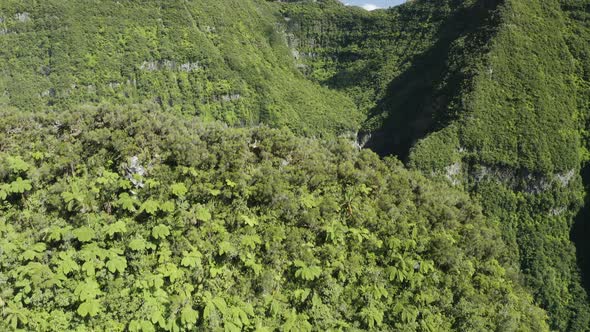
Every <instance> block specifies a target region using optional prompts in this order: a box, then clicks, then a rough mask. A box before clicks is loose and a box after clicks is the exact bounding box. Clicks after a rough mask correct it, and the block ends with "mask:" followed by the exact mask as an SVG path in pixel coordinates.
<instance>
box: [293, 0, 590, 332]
mask: <svg viewBox="0 0 590 332" xmlns="http://www.w3.org/2000/svg"><path fill="white" fill-rule="evenodd" d="M561 5H563V8H562V6H561ZM585 5H587V4H585ZM580 6H583V4H582V3H581V2H571V1H569V2H568V1H562V2H561V3H560V2H559V1H557V0H553V1H540V0H536V1H518V0H506V1H445V2H438V1H437V2H435V1H416V2H413V3H411V4H407V5H404V6H401V7H397V8H394V9H390V10H387V11H377V12H375V13H367V12H360V11H355V10H352V9H346V8H338V7H334V8H329V9H326V8H320V7H321V6H318V8H316V9H315V10H312V8H313V7H311V6H309V5H308V6H306V7H305V9H301V8H303V7H300V8H298V9H297V10H298V11H297V10H290V11H285V13H286V17H288V21H289V22H288V26H289V27H290V29H289V31H291V32H292V33H293V36H294V40H295V41H296V42H295V43H294V45H295V46H296V47H295V49H297V52H298V55H299V56H300V57H301V59H302V60H301V64H302V65H301V67H302V70H303V71H304V72H306V73H307V74H308V76H309V77H312V78H314V79H316V80H318V81H319V82H322V83H323V84H326V85H328V86H331V87H333V88H336V89H340V90H342V91H345V92H346V93H348V94H349V95H351V96H352V97H353V98H354V99H355V101H356V103H357V105H359V107H360V108H361V109H362V110H365V112H367V117H368V120H367V121H366V122H365V124H364V126H363V128H364V129H365V131H366V132H367V133H369V134H371V135H372V139H371V140H370V141H369V144H368V146H369V147H370V148H372V149H374V150H375V151H378V152H379V153H381V154H383V155H386V154H395V155H397V156H399V157H401V158H402V159H406V158H407V160H408V164H409V165H410V166H411V167H414V168H417V169H420V170H422V171H423V172H425V173H427V174H432V176H434V177H440V178H442V179H446V180H449V181H450V182H451V183H453V184H455V185H460V186H464V187H465V188H466V189H467V190H469V191H470V192H471V193H472V195H473V196H474V197H476V198H477V199H478V200H480V201H481V203H482V204H483V205H484V208H485V212H486V214H487V215H488V216H489V217H490V218H493V219H494V220H496V221H497V223H498V225H499V227H501V228H502V229H503V234H504V240H505V241H506V242H507V243H508V244H509V245H510V247H511V248H512V252H511V254H510V256H511V257H512V263H513V268H514V269H515V270H521V271H522V272H524V274H525V282H526V284H527V285H529V286H530V287H531V289H532V290H533V292H534V294H535V297H536V300H537V302H538V303H539V304H540V305H541V306H542V307H543V308H545V309H546V310H548V312H549V314H550V321H551V325H552V328H553V329H555V330H559V331H583V330H586V329H587V328H588V326H589V325H588V324H589V320H590V310H589V309H588V300H587V295H586V293H585V291H584V289H583V287H582V286H581V279H580V274H579V268H578V266H577V264H576V255H575V247H574V245H573V243H572V242H571V241H570V237H569V234H570V230H571V227H572V225H573V220H574V217H575V215H576V214H577V213H578V211H579V209H580V206H581V204H582V202H583V198H582V197H583V194H584V191H583V186H582V181H581V178H580V176H579V172H580V169H581V165H582V162H583V160H584V159H585V158H586V157H585V155H586V154H587V153H586V152H585V151H586V150H584V149H583V140H582V136H583V135H584V131H583V119H584V118H585V116H586V115H585V114H586V113H587V110H588V103H587V102H585V100H586V99H584V98H583V97H581V96H584V95H585V93H586V92H587V91H588V89H587V87H588V85H587V84H586V83H585V82H582V81H583V80H582V77H584V76H583V74H581V70H580V68H579V67H580V66H583V65H582V64H577V63H576V58H578V59H583V58H584V56H580V55H577V56H576V52H577V53H578V54H586V53H581V51H579V50H576V49H575V48H574V47H573V45H572V42H571V40H572V36H573V35H575V33H573V32H572V30H574V29H575V28H576V27H577V25H576V23H572V21H571V20H569V19H568V15H566V14H567V12H564V11H563V9H564V8H565V9H567V8H572V7H576V8H579V7H580ZM583 8H586V7H583ZM583 12H584V10H578V12H577V17H578V20H580V21H584V19H583V16H581V15H583V14H582V13H583ZM579 44H580V45H583V43H579ZM578 62H579V61H578ZM584 89H586V90H584Z"/></svg>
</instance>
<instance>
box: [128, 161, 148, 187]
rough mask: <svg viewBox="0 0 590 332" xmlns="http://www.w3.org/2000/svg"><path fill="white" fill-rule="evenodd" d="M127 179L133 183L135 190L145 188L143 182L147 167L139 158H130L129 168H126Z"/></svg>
mask: <svg viewBox="0 0 590 332" xmlns="http://www.w3.org/2000/svg"><path fill="white" fill-rule="evenodd" d="M126 172H127V174H126V177H127V179H129V181H131V183H133V185H134V186H135V188H143V186H144V183H143V181H142V180H141V178H142V177H144V176H145V175H146V174H147V171H146V169H145V167H143V166H142V165H141V163H140V161H139V157H138V156H133V157H131V158H129V162H128V166H127V167H126Z"/></svg>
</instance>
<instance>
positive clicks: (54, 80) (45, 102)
mask: <svg viewBox="0 0 590 332" xmlns="http://www.w3.org/2000/svg"><path fill="white" fill-rule="evenodd" d="M276 6H277V4H274V3H270V2H266V1H253V0H245V1H237V0H227V1H225V0H224V1H206V2H203V1H197V2H194V1H181V0H173V1H166V2H158V1H147V2H143V1H119V2H113V1H98V2H92V3H89V2H88V1H81V0H80V1H53V0H50V1H32V0H31V1H12V0H10V1H2V3H0V68H1V69H0V71H1V73H0V105H4V106H12V107H16V108H18V109H19V110H21V111H26V110H35V109H40V108H41V109H43V108H45V109H65V108H73V107H76V105H79V104H84V103H100V102H109V103H118V104H128V103H145V102H146V101H147V102H154V103H156V104H158V105H159V106H160V107H161V108H162V109H165V110H169V111H174V112H182V113H185V114H191V115H192V114H196V115H199V116H201V117H202V118H205V119H219V120H223V121H225V122H227V123H229V124H232V125H248V124H256V123H260V122H263V123H267V124H271V125H276V126H283V125H285V126H290V127H291V128H292V129H294V130H296V131H298V132H301V133H305V134H309V135H330V134H333V133H340V132H346V131H352V130H353V129H355V128H356V127H358V122H359V114H358V113H357V111H356V107H355V106H354V104H353V103H352V102H350V101H349V100H348V98H347V97H345V96H344V95H343V94H341V93H338V92H334V91H330V90H328V89H326V88H321V87H320V86H319V85H318V84H314V83H311V82H309V81H308V80H306V79H304V77H303V76H302V75H301V74H299V73H298V72H297V71H296V69H295V66H294V61H293V59H292V57H291V55H290V53H289V50H288V48H287V46H286V42H285V39H284V35H283V34H282V33H281V31H280V29H278V28H277V25H276V23H277V15H278V12H277V8H276Z"/></svg>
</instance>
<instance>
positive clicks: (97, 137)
mask: <svg viewBox="0 0 590 332" xmlns="http://www.w3.org/2000/svg"><path fill="white" fill-rule="evenodd" d="M0 146H2V147H3V149H2V152H1V154H0V164H1V165H3V167H2V168H0V169H2V170H3V171H2V172H1V173H0V183H2V184H3V186H6V185H7V186H10V187H12V185H11V183H13V182H14V181H16V179H19V178H20V179H21V180H19V181H21V182H26V183H28V185H27V186H23V187H20V188H22V190H18V191H13V190H8V191H7V194H6V197H3V198H2V199H1V200H0V235H1V236H0V248H2V250H0V280H1V282H2V287H1V288H0V289H1V291H0V307H1V309H0V312H1V313H2V319H1V320H0V330H10V329H13V328H14V329H24V330H47V331H65V330H77V329H80V330H89V329H94V330H109V331H123V330H130V331H155V330H161V331H181V330H195V329H196V330H203V329H205V330H224V331H240V330H257V331H258V330H260V331H264V330H277V329H278V330H284V331H310V330H323V331H330V330H331V331H339V330H347V331H348V330H381V331H446V330H451V329H454V330H458V331H482V330H501V331H517V330H518V331H535V332H536V331H546V330H547V326H546V325H545V314H544V312H543V311H541V310H540V309H537V308H535V307H534V306H533V305H532V304H531V302H532V298H531V297H530V296H529V295H527V293H526V292H525V291H524V290H523V289H522V288H521V287H520V286H519V283H518V281H517V279H516V275H515V274H514V272H509V271H508V270H506V269H505V268H504V267H503V264H504V263H505V261H506V259H505V256H506V253H507V251H506V247H505V246H504V245H503V242H502V240H501V239H500V237H499V233H498V232H497V231H496V229H497V228H496V227H497V225H495V224H492V223H490V222H488V221H487V220H486V219H485V218H483V216H482V214H481V211H480V208H479V207H478V206H477V205H475V204H473V203H471V202H470V200H469V198H468V197H467V195H465V194H463V193H461V192H460V191H459V190H455V189H451V188H449V187H448V186H447V185H444V184H441V183H436V182H431V181H428V180H426V179H425V178H424V177H423V176H421V175H420V174H419V173H417V172H410V171H407V170H404V168H403V167H402V165H401V164H400V163H399V162H398V161H396V160H395V159H386V160H384V161H383V160H381V159H380V158H379V157H378V156H377V155H375V154H374V153H372V152H369V151H359V150H358V149H356V148H355V147H353V145H352V144H351V142H349V141H346V140H341V141H338V142H326V141H317V140H311V139H303V138H296V137H295V136H294V135H292V134H291V133H289V132H288V131H285V130H273V129H268V128H266V127H258V128H254V129H228V128H224V127H223V126H221V125H219V124H203V123H201V122H198V121H191V120H189V119H179V118H178V117H175V116H172V115H165V114H162V113H159V111H155V110H153V109H152V107H134V108H131V109H129V108H120V107H100V108H90V107H88V108H84V109H82V110H80V111H79V112H69V111H68V112H61V113H57V114H55V113H37V114H35V115H25V114H17V113H14V112H10V111H8V112H2V113H0ZM39 155H43V158H36V156H39ZM140 169H141V170H142V171H141V172H139V171H138V170H140ZM139 173H141V179H140V180H138V179H139V177H138V176H134V175H139ZM72 202H74V203H72Z"/></svg>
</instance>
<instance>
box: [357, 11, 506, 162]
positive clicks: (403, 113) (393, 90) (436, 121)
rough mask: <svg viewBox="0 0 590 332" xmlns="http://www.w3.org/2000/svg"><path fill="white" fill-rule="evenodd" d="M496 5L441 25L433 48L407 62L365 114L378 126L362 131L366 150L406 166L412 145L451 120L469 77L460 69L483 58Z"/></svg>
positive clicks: (456, 15) (494, 21) (456, 16)
mask: <svg viewBox="0 0 590 332" xmlns="http://www.w3.org/2000/svg"><path fill="white" fill-rule="evenodd" d="M501 2H502V1H501V0H480V1H479V2H477V3H476V4H475V5H473V6H471V7H469V8H464V9H461V10H458V11H457V12H455V13H454V15H452V16H450V17H449V18H448V19H447V20H446V21H445V22H446V23H445V24H444V25H443V26H442V27H441V28H440V29H439V32H438V34H437V38H436V39H437V40H438V41H437V43H436V44H435V45H434V46H433V47H432V48H430V49H429V50H427V51H426V52H424V53H422V54H420V55H418V56H416V57H415V58H414V59H412V66H411V67H410V68H409V69H408V70H407V71H405V72H404V73H403V74H402V75H400V76H399V77H397V78H396V79H395V80H393V81H392V82H391V83H390V85H389V87H388V89H387V93H386V95H385V97H384V98H383V99H382V100H380V101H379V103H378V105H377V106H376V107H375V108H374V109H373V110H372V111H371V112H370V114H369V121H368V123H371V122H372V121H373V123H374V122H378V123H380V124H381V126H380V128H377V129H375V128H367V131H368V132H371V139H370V140H369V142H368V143H367V148H370V149H372V150H373V151H375V152H376V153H378V154H379V155H381V156H386V155H391V154H393V155H396V156H397V157H398V158H399V159H401V160H404V161H405V160H407V158H408V155H409V152H410V149H411V148H412V146H413V145H414V144H415V143H416V141H418V140H419V139H421V138H423V137H425V136H426V135H427V134H428V133H431V132H433V131H436V130H438V129H441V128H443V127H445V126H446V125H448V124H449V122H450V121H452V120H454V119H456V115H457V114H458V113H459V111H460V109H459V108H460V100H459V99H460V95H461V93H462V92H465V87H466V86H467V83H468V81H469V79H470V78H471V77H472V76H473V74H472V73H471V72H470V71H469V70H467V71H466V70H464V69H465V68H466V67H468V64H470V63H472V62H473V61H477V60H474V59H477V58H478V57H480V56H481V55H482V54H484V53H485V50H484V48H485V47H486V45H487V44H488V42H489V40H490V38H491V37H493V35H494V31H495V28H496V27H497V20H498V18H497V15H494V13H495V10H496V9H497V8H498V6H499V5H500V3H501ZM462 37H464V38H463V41H464V42H463V43H462V44H463V45H461V46H460V47H459V48H457V49H456V50H454V49H453V47H454V42H455V41H456V40H458V39H459V38H462ZM453 104H454V106H452V105H453ZM451 106H452V107H451ZM451 109H452V111H451ZM376 119H379V120H377V121H375V120H376Z"/></svg>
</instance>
